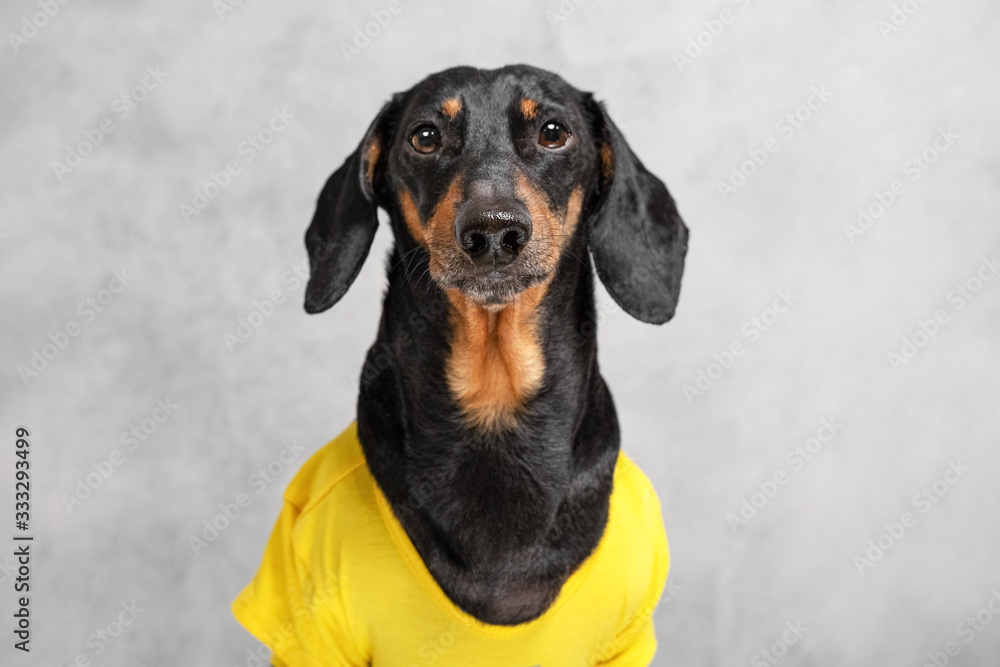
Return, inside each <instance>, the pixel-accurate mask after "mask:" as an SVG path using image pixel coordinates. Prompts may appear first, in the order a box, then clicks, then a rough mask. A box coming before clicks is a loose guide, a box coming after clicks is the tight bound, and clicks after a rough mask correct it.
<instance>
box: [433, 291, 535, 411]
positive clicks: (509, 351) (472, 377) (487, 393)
mask: <svg viewBox="0 0 1000 667" xmlns="http://www.w3.org/2000/svg"><path fill="white" fill-rule="evenodd" d="M547 287H548V286H547V285H537V286H535V287H532V288H529V289H528V290H526V291H525V292H524V293H523V294H521V295H520V297H519V298H518V299H517V301H516V302H515V303H512V304H510V305H508V306H506V307H505V308H503V309H502V310H499V311H492V310H488V309H486V308H483V307H481V306H478V305H476V304H474V303H472V302H471V301H469V300H468V299H467V298H466V297H465V296H464V295H463V294H462V293H461V292H459V291H458V290H449V291H448V299H449V300H450V301H451V306H452V327H453V329H452V345H451V356H450V357H449V359H448V368H447V378H448V385H449V387H450V388H451V390H452V392H453V393H454V395H455V398H456V399H457V400H458V402H459V404H460V405H461V406H462V408H463V410H464V411H465V415H466V418H467V419H469V420H470V421H471V422H472V423H474V424H475V425H477V426H480V427H485V428H503V427H504V426H508V425H512V424H513V423H514V420H515V418H516V413H517V410H518V409H519V408H520V407H521V406H522V405H523V404H524V402H525V401H526V400H527V399H529V398H530V397H531V396H532V395H534V393H535V392H536V391H538V388H539V387H540V386H541V383H542V376H543V374H544V372H545V361H544V359H543V358H542V348H541V345H540V344H539V342H538V336H537V324H538V322H537V319H538V307H537V304H538V303H540V302H541V300H542V298H543V297H544V296H545V291H546V289H547Z"/></svg>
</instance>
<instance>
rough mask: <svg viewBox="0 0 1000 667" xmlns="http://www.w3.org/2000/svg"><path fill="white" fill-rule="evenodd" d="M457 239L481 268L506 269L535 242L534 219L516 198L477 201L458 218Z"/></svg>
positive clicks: (456, 223)
mask: <svg viewBox="0 0 1000 667" xmlns="http://www.w3.org/2000/svg"><path fill="white" fill-rule="evenodd" d="M455 237H456V238H457V239H458V245H459V246H460V247H461V248H462V250H464V251H465V253H466V254H467V255H468V256H469V257H470V258H471V259H472V261H473V262H474V263H475V264H476V265H477V266H491V265H492V266H504V265H507V264H511V263H512V262H514V260H516V259H517V256H518V253H519V252H520V251H521V249H522V248H523V247H524V246H525V245H526V244H527V243H528V241H530V240H531V216H530V215H529V214H528V209H527V207H526V206H525V205H524V204H522V203H521V202H519V201H517V200H516V199H513V198H511V199H492V200H486V201H482V200H480V201H475V200H473V201H470V202H468V206H466V207H464V210H463V211H462V212H461V215H459V216H457V217H456V220H455Z"/></svg>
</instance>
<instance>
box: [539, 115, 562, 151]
mask: <svg viewBox="0 0 1000 667" xmlns="http://www.w3.org/2000/svg"><path fill="white" fill-rule="evenodd" d="M567 141H569V130H567V129H566V128H565V127H563V126H562V125H560V124H559V123H557V122H556V121H554V120H550V121H549V122H547V123H546V124H545V125H542V129H541V131H540V132H539V133H538V143H539V144H540V145H542V146H544V147H545V148H562V147H563V146H565V145H566V142H567Z"/></svg>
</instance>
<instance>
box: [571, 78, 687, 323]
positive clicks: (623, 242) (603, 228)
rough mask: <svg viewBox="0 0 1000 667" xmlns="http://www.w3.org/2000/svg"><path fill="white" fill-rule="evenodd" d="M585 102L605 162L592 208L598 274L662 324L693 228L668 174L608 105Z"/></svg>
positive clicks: (645, 317) (646, 317) (673, 303)
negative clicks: (646, 161)
mask: <svg viewBox="0 0 1000 667" xmlns="http://www.w3.org/2000/svg"><path fill="white" fill-rule="evenodd" d="M584 103H585V106H586V107H587V109H588V111H589V113H590V114H591V122H592V124H593V128H594V132H595V136H596V137H597V139H598V149H599V154H600V163H601V169H600V173H599V174H598V176H597V180H598V184H597V186H596V189H597V198H596V203H595V204H594V206H593V208H592V210H591V214H590V216H589V244H590V252H591V254H592V255H593V256H594V264H595V265H596V266H597V275H598V276H600V278H601V282H602V283H604V286H605V287H606V288H607V289H608V292H609V293H610V294H611V296H612V298H613V299H614V300H615V301H616V302H617V303H618V305H619V306H621V307H622V309H624V310H625V312H627V313H628V314H629V315H631V316H632V317H634V318H636V319H638V320H642V321H643V322H649V323H651V324H663V323H664V322H666V321H667V320H669V319H670V318H671V317H673V316H674V309H675V308H676V307H677V298H678V296H679V294H680V290H681V274H682V273H684V255H685V254H686V253H687V241H688V230H687V227H686V226H685V225H684V221H683V220H681V216H680V214H679V213H678V212H677V206H676V205H675V204H674V199H673V197H671V196H670V193H669V192H668V191H667V186H666V185H664V184H663V181H661V180H660V179H658V178H657V177H656V176H654V175H653V174H651V173H649V171H647V170H646V167H644V166H643V164H642V162H640V161H639V158H637V157H636V156H635V154H634V153H633V152H632V149H631V148H629V145H628V144H627V143H626V142H625V138H624V137H623V136H622V133H621V131H620V130H619V129H618V128H617V127H615V124H614V123H613V122H612V121H611V118H609V117H608V114H607V112H606V111H605V110H604V107H603V105H601V104H599V103H598V102H597V101H596V100H594V99H593V97H591V96H590V95H587V97H586V99H585V102H584Z"/></svg>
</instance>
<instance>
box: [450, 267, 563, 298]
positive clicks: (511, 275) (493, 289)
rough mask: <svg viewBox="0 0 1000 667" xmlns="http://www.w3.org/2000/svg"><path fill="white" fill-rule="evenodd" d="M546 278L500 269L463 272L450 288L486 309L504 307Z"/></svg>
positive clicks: (453, 280)
mask: <svg viewBox="0 0 1000 667" xmlns="http://www.w3.org/2000/svg"><path fill="white" fill-rule="evenodd" d="M545 280H546V276H541V275H535V274H532V273H525V272H523V271H509V270H504V269H502V268H498V267H491V268H486V269H476V270H473V271H468V272H463V274H462V275H460V276H456V277H455V278H454V279H452V280H451V281H449V285H448V287H451V288H454V289H457V290H459V291H460V292H462V294H464V295H465V296H466V297H468V298H469V300H471V301H472V302H474V303H476V304H477V305H479V306H483V307H485V308H498V307H503V306H505V305H507V304H509V303H511V302H513V301H515V300H516V299H517V297H518V296H519V295H520V294H521V293H522V292H524V291H525V290H527V289H528V288H529V287H532V286H533V285H537V284H539V283H541V282H544V281H545Z"/></svg>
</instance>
